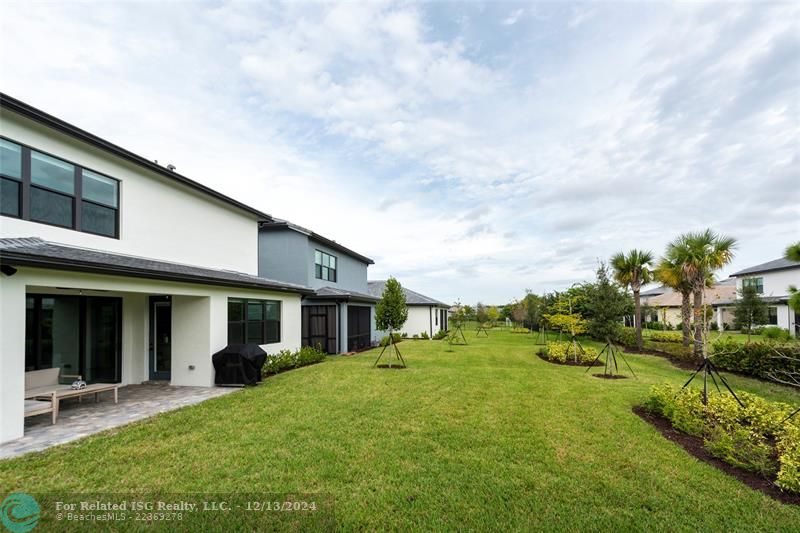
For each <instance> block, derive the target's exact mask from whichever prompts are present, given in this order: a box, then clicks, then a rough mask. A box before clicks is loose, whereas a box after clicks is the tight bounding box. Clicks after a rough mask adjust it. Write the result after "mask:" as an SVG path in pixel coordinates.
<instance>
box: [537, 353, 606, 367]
mask: <svg viewBox="0 0 800 533" xmlns="http://www.w3.org/2000/svg"><path fill="white" fill-rule="evenodd" d="M536 355H537V356H538V357H539V359H541V360H542V361H544V362H546V363H551V364H554V365H561V366H583V367H586V366H603V364H604V363H603V362H602V361H597V362H595V363H594V364H592V363H591V362H589V363H576V362H575V361H566V362H564V363H562V362H561V361H551V360H550V359H548V358H547V357H545V356H543V355H539V354H536Z"/></svg>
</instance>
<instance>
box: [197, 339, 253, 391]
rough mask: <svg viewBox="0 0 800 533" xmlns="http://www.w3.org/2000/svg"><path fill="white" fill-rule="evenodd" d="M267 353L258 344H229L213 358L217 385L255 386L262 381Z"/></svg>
mask: <svg viewBox="0 0 800 533" xmlns="http://www.w3.org/2000/svg"><path fill="white" fill-rule="evenodd" d="M266 360H267V352H265V351H264V350H262V349H261V347H260V346H259V345H258V344H229V345H228V346H226V347H225V348H223V349H222V350H220V351H218V352H217V353H215V354H214V355H213V356H212V357H211V362H212V363H214V370H215V371H216V376H215V377H214V383H216V384H217V385H238V386H241V385H255V384H256V383H258V382H259V381H261V368H262V367H263V366H264V362H265V361H266Z"/></svg>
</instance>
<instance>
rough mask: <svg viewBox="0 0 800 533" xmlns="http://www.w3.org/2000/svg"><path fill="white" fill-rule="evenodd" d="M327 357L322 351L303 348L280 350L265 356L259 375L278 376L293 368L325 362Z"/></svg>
mask: <svg viewBox="0 0 800 533" xmlns="http://www.w3.org/2000/svg"><path fill="white" fill-rule="evenodd" d="M325 357H327V355H326V354H325V352H323V351H322V350H319V349H317V348H312V347H311V346H303V347H302V348H300V349H299V350H296V351H294V352H293V351H291V350H281V351H280V352H278V353H276V354H271V355H267V360H266V361H265V362H264V366H263V368H262V369H261V375H262V376H264V377H267V376H269V375H271V374H279V373H280V372H285V371H287V370H291V369H293V368H300V367H301V366H307V365H313V364H314V363H319V362H321V361H324V360H325Z"/></svg>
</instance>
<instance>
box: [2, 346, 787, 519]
mask: <svg viewBox="0 0 800 533" xmlns="http://www.w3.org/2000/svg"><path fill="white" fill-rule="evenodd" d="M466 334H467V339H468V341H469V343H470V344H469V346H455V347H453V348H452V351H450V350H451V349H450V348H449V347H448V345H447V344H446V343H444V342H441V341H410V340H409V341H405V342H403V343H401V344H400V345H399V346H400V348H401V349H402V351H403V355H404V356H405V358H406V361H407V362H408V364H409V367H410V368H408V369H406V370H374V369H372V368H371V365H372V362H373V360H374V358H375V357H376V355H377V354H376V352H375V351H372V352H367V353H364V354H362V355H359V356H355V357H339V358H332V359H329V360H328V361H327V362H325V363H323V364H319V365H315V366H311V367H306V368H303V369H299V370H294V371H291V372H288V373H285V374H281V375H279V376H276V377H273V378H270V379H268V380H267V381H266V382H265V383H264V384H263V385H262V386H260V387H257V388H252V389H247V390H244V391H242V392H238V393H236V394H232V395H228V396H226V397H223V398H218V399H214V400H210V401H207V402H205V403H203V404H201V405H197V406H192V407H189V408H185V409H183V410H180V411H177V412H172V413H167V414H164V415H160V416H157V417H155V418H152V419H150V420H147V421H144V422H141V423H135V424H133V425H131V426H129V427H126V428H123V429H118V430H115V431H111V432H108V433H105V434H101V435H98V436H94V437H89V438H87V439H83V440H81V441H79V442H76V443H73V444H69V445H65V446H60V447H57V448H54V449H51V450H49V451H47V452H44V453H37V454H32V455H28V456H25V457H21V458H18V459H13V460H8V461H2V462H0V496H2V495H4V494H5V493H7V492H11V491H15V490H17V491H25V492H30V493H42V492H53V491H64V492H81V491H88V492H95V493H97V492H127V491H139V492H148V491H160V492H164V493H166V492H184V491H186V492H216V493H227V492H236V491H246V492H250V493H260V492H264V493H276V492H297V493H321V494H326V495H328V496H329V497H330V498H332V500H333V501H334V502H335V503H333V506H334V512H335V520H336V524H337V526H338V528H340V529H344V530H355V529H359V530H376V529H403V530H408V529H425V530H432V529H433V530H440V529H441V530H466V529H471V530H476V529H477V530H486V529H493V530H495V529H501V528H502V529H506V530H530V529H538V530H566V529H569V530H597V529H603V530H609V529H614V530H636V531H641V530H669V531H674V530H686V531H689V530H691V531H697V530H713V531H732V530H737V531H744V530H753V531H780V530H787V531H788V530H792V529H793V530H797V528H798V525H800V508H798V507H792V506H787V505H784V504H780V503H778V502H776V501H774V500H772V499H770V498H768V497H766V496H764V495H762V494H761V493H759V492H755V491H753V490H751V489H749V488H748V487H746V486H745V485H743V484H741V483H739V482H738V481H737V480H735V479H733V478H731V477H728V476H727V475H725V474H723V473H721V472H720V471H718V470H716V469H715V468H713V467H711V466H708V465H706V464H705V463H702V462H699V461H697V460H695V459H694V458H693V457H691V456H690V455H688V454H687V453H685V452H684V451H683V449H681V448H680V447H678V446H676V445H674V444H672V443H670V442H669V441H667V440H665V439H664V438H663V437H662V436H661V435H660V434H659V433H658V432H657V431H656V430H654V429H653V428H651V427H650V426H649V425H648V424H646V423H645V422H643V421H642V420H640V419H639V418H638V417H637V416H636V415H634V414H633V413H631V407H632V406H634V405H636V404H638V403H640V402H641V401H642V400H643V399H644V397H645V395H646V394H647V391H648V389H649V387H650V385H652V384H654V383H661V382H664V381H670V382H672V383H678V384H682V382H683V381H685V380H686V377H687V373H686V372H685V371H680V370H678V369H676V368H674V367H673V366H672V365H671V364H670V363H669V362H668V361H666V360H665V359H662V358H658V357H650V356H628V360H629V361H630V363H631V365H632V366H633V368H634V370H635V371H636V374H637V375H638V376H639V378H638V379H636V380H634V379H626V380H618V381H611V382H609V381H605V380H599V379H596V378H593V377H591V376H590V375H589V374H586V373H585V372H584V369H583V368H575V367H565V366H556V365H552V364H549V363H546V362H544V361H542V360H541V359H539V358H538V357H536V356H535V350H536V346H535V345H534V340H535V334H534V335H523V334H512V333H508V332H500V331H497V330H494V331H491V332H490V337H489V338H488V339H485V338H481V339H476V338H475V332H474V330H468V331H467V332H466ZM730 381H731V382H732V384H733V385H734V386H735V387H738V388H740V389H743V390H747V391H750V392H753V393H756V394H760V395H763V396H765V397H768V398H771V399H779V400H783V401H789V402H793V403H800V395H798V394H797V393H795V392H794V391H791V390H787V389H785V388H782V387H779V386H774V385H769V384H764V383H761V382H758V381H755V380H750V379H747V378H742V377H739V376H730ZM247 519H248V518H244V517H243V515H242V514H241V513H240V514H233V515H231V520H234V521H235V523H234V526H233V527H235V526H236V525H238V526H242V527H251V528H252V526H245V520H247ZM203 520H211V518H203ZM209 524H211V522H205V523H193V525H192V528H196V527H201V526H205V527H207V528H211V527H210V526H209Z"/></svg>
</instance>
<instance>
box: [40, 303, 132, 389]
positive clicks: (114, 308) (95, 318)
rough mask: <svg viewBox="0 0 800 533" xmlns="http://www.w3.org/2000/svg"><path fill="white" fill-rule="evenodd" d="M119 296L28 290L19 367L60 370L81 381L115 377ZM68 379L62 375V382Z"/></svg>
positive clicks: (117, 374)
mask: <svg viewBox="0 0 800 533" xmlns="http://www.w3.org/2000/svg"><path fill="white" fill-rule="evenodd" d="M121 302H122V300H121V299H120V298H99V297H88V296H63V295H40V294H29V295H28V296H27V297H26V302H25V320H26V323H25V369H26V370H39V369H42V368H56V367H57V368H61V374H62V375H64V376H74V375H81V376H82V377H83V379H85V380H86V381H87V382H90V383H91V382H112V383H116V382H119V381H120V380H121V357H122V354H121V330H122V328H121V322H122V303H121ZM69 379H71V378H69V377H68V378H67V379H66V380H67V381H68V380H69Z"/></svg>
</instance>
